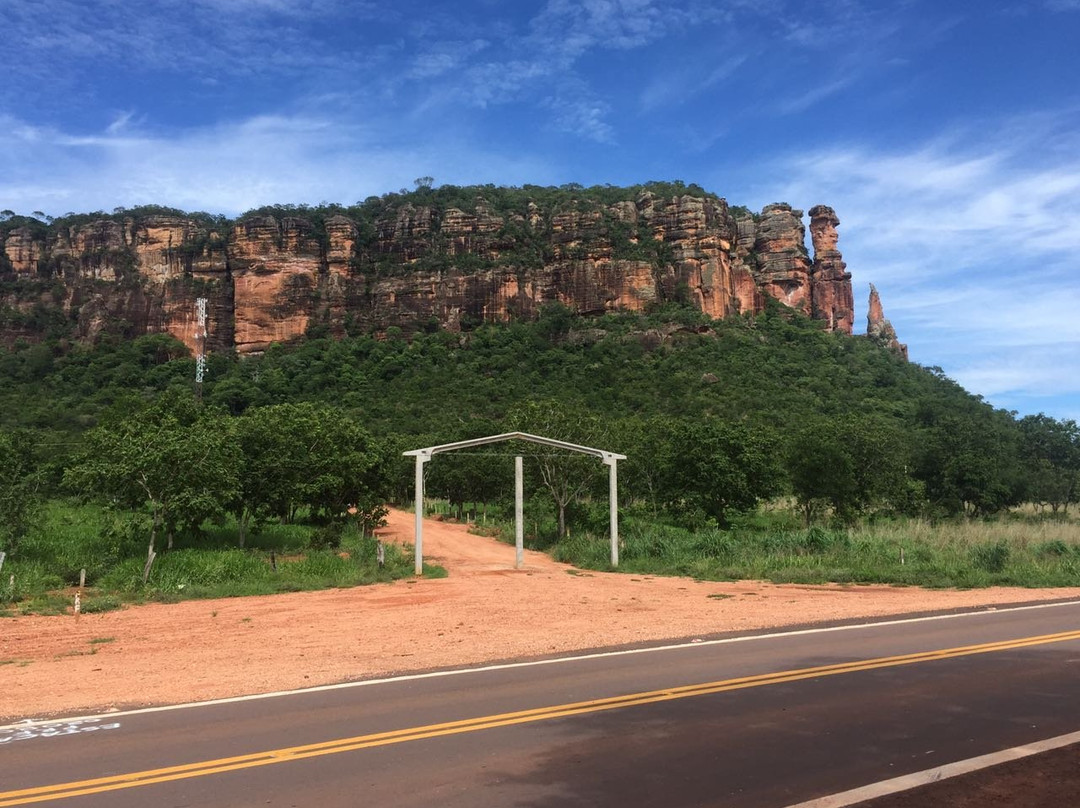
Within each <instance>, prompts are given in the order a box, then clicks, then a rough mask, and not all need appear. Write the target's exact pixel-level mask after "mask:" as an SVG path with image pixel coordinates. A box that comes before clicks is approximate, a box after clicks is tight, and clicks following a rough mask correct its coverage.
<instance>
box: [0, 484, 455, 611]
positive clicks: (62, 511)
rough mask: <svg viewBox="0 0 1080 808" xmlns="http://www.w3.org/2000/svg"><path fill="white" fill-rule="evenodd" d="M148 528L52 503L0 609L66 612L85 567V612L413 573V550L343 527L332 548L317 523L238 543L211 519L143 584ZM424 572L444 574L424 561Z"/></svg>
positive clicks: (10, 575)
mask: <svg viewBox="0 0 1080 808" xmlns="http://www.w3.org/2000/svg"><path fill="white" fill-rule="evenodd" d="M147 527H148V526H147V525H146V524H145V522H144V521H143V520H140V519H138V518H136V517H133V516H132V515H131V514H117V513H114V512H110V511H108V510H106V509H103V508H101V507H98V506H94V505H75V504H70V503H66V502H59V501H53V502H50V503H49V504H48V505H47V507H46V508H45V511H44V514H43V518H42V519H41V520H40V523H39V524H38V525H37V526H36V527H35V528H34V530H33V531H32V532H31V534H30V535H29V536H27V538H26V539H25V540H24V542H23V543H22V544H21V545H20V547H19V551H18V553H17V554H15V555H13V556H12V557H11V558H9V559H8V561H7V563H5V564H4V567H3V570H2V572H0V615H8V616H10V615H14V614H26V613H37V614H58V613H62V612H64V611H67V610H70V609H71V607H72V604H73V599H74V587H76V586H77V585H78V582H79V574H80V570H83V569H85V570H86V590H85V591H84V593H83V597H82V604H81V605H82V611H84V612H87V613H92V612H98V611H106V610H108V609H115V608H118V607H120V606H121V605H122V604H123V603H125V602H142V601H147V600H156V601H177V600H183V599H189V598H216V597H234V596H240V595H265V594H273V593H276V592H297V591H301V590H311V589H328V588H332V587H349V586H359V585H363V584H371V583H376V582H380V581H390V580H394V579H396V578H403V577H407V576H409V575H412V573H413V558H412V554H411V553H410V552H407V551H403V550H402V549H401V548H399V547H397V546H396V545H387V546H386V548H385V551H386V552H385V565H384V566H383V567H381V568H380V567H379V565H378V563H377V561H376V542H375V539H373V538H371V537H362V536H361V535H360V534H359V532H358V531H357V530H355V529H354V528H352V527H346V528H345V530H344V532H343V533H342V534H341V536H340V543H339V544H338V542H337V541H335V542H334V544H335V545H336V546H334V547H326V546H319V545H320V544H325V542H322V541H320V532H319V530H318V529H317V528H314V527H311V526H308V525H296V524H293V525H280V524H268V525H266V526H264V527H263V528H262V529H261V530H259V531H257V532H255V533H253V534H252V535H251V536H249V538H248V541H247V546H246V547H245V549H242V550H241V549H239V548H238V547H237V544H238V541H237V536H238V535H239V531H238V529H237V526H236V525H235V523H225V524H223V525H207V526H206V527H205V528H204V530H203V534H202V536H201V537H200V538H199V539H198V540H197V541H189V542H184V541H183V540H179V541H178V542H177V544H176V546H175V547H174V549H173V550H172V551H169V552H163V553H160V555H159V557H158V559H157V560H156V561H155V563H154V565H153V567H152V569H151V571H150V576H149V579H148V581H147V583H146V584H145V585H144V584H143V582H142V574H143V566H144V564H145V560H146V558H145V554H146V536H147V533H146V531H147ZM425 574H426V575H429V576H438V575H440V574H445V571H443V570H441V569H440V568H438V567H430V568H428V567H425Z"/></svg>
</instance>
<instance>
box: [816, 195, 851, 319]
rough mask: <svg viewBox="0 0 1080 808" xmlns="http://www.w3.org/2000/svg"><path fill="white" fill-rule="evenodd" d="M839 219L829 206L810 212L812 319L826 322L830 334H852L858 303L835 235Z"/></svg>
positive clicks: (837, 236) (837, 237)
mask: <svg viewBox="0 0 1080 808" xmlns="http://www.w3.org/2000/svg"><path fill="white" fill-rule="evenodd" d="M839 224H840V219H839V217H838V216H837V215H836V211H834V210H833V209H832V208H830V207H828V206H826V205H816V206H815V207H812V208H810V238H811V240H812V242H813V245H814V264H813V266H812V267H811V271H810V308H811V316H812V317H814V318H815V319H818V320H824V321H825V322H826V323H827V327H828V329H829V330H830V331H843V332H844V333H845V334H850V333H851V331H852V328H853V327H854V325H855V299H854V297H853V296H852V291H851V273H850V272H848V271H847V264H845V263H844V257H843V256H842V255H841V254H840V250H838V249H837V248H836V244H837V241H838V240H839V235H838V234H837V232H836V228H837V226H838V225H839Z"/></svg>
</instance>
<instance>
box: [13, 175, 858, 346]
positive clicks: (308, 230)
mask: <svg viewBox="0 0 1080 808" xmlns="http://www.w3.org/2000/svg"><path fill="white" fill-rule="evenodd" d="M453 190H454V192H455V194H456V195H452V198H450V197H451V195H450V194H448V193H444V192H443V191H442V189H437V190H432V189H423V191H422V192H420V191H418V192H417V193H414V194H404V195H398V194H391V195H387V197H382V198H372V199H370V200H368V201H367V202H365V203H363V205H358V206H356V207H354V208H318V209H306V208H301V209H288V208H284V209H283V208H278V209H272V210H269V211H263V212H261V213H259V214H252V215H246V216H244V217H242V218H241V219H240V220H238V221H236V222H227V221H225V220H223V219H220V218H217V219H215V218H213V217H208V216H205V215H202V216H196V215H190V216H189V215H186V214H181V213H180V212H170V213H161V212H154V213H150V214H146V213H141V212H140V211H132V212H117V213H115V214H113V215H109V216H106V215H104V214H102V215H101V216H100V217H99V218H95V217H85V216H84V217H75V218H74V219H63V220H58V221H56V222H53V223H51V224H50V225H49V226H47V227H45V226H43V225H40V223H37V222H33V223H32V224H33V225H34V226H28V225H24V226H12V225H19V224H20V222H19V221H17V220H9V222H7V225H8V226H7V227H6V229H2V230H0V238H2V250H0V278H2V279H4V284H3V285H2V286H0V336H2V337H5V338H6V339H7V340H8V341H10V339H11V338H12V337H13V336H30V335H32V332H33V331H34V329H35V328H39V330H40V327H41V323H42V322H46V323H48V324H51V325H50V327H56V326H57V323H58V322H60V321H61V320H62V321H64V322H67V323H69V324H70V325H71V326H72V327H73V329H74V333H75V335H76V336H77V337H78V338H81V339H93V338H95V337H96V336H98V335H99V334H100V333H102V332H103V331H108V330H111V331H115V332H120V333H123V334H127V335H136V334H142V333H153V332H163V331H164V332H168V333H171V334H173V335H175V336H176V337H178V338H179V339H181V340H183V341H184V342H185V343H186V344H187V345H188V346H190V347H194V346H195V340H196V335H195V328H196V323H195V301H196V299H197V298H200V297H203V298H206V299H207V300H208V323H207V330H208V333H209V337H208V341H207V346H208V348H209V349H210V350H223V349H232V348H235V349H236V350H237V351H238V352H240V353H251V352H257V351H261V350H264V349H265V348H266V347H267V346H269V345H270V344H272V343H274V342H282V341H285V340H289V339H292V338H294V337H298V336H300V335H302V334H304V333H309V332H311V331H313V330H323V331H328V332H329V333H342V332H343V331H344V330H345V329H347V328H348V329H353V330H369V331H375V332H378V331H381V330H385V329H386V328H388V327H391V326H397V327H400V328H403V329H405V330H412V329H417V328H426V327H434V326H435V325H438V326H440V327H443V328H446V329H450V330H460V329H463V328H471V327H473V326H475V325H476V324H479V323H481V322H485V321H505V320H510V319H513V318H531V317H535V316H536V315H537V313H538V311H539V309H540V308H541V307H542V306H543V305H545V304H547V303H551V302H559V303H562V304H564V305H566V306H568V307H569V308H571V309H572V310H574V311H575V312H578V313H582V314H589V313H600V312H605V311H612V310H620V309H622V310H630V311H640V310H644V309H647V308H649V307H652V306H656V305H659V304H663V303H665V302H681V303H684V304H690V305H693V306H695V307H697V308H699V309H700V310H701V311H703V312H705V313H707V314H708V315H710V316H712V317H717V318H720V317H730V316H735V315H739V314H744V313H756V312H760V311H762V310H763V308H764V306H765V302H766V300H767V299H768V298H774V299H776V300H778V301H780V302H782V303H784V304H786V305H788V306H791V307H792V308H794V309H798V310H799V311H801V312H803V313H804V314H807V315H809V316H812V317H814V318H817V319H820V320H822V321H823V322H824V323H825V327H826V328H828V329H830V330H835V331H841V332H844V333H849V334H850V333H851V330H852V322H853V305H852V302H851V301H852V296H851V275H850V274H849V273H848V272H847V271H846V267H845V264H844V262H843V259H842V257H841V254H840V252H839V251H838V250H837V232H836V227H837V225H838V224H839V219H838V218H837V216H836V213H835V212H834V211H833V210H832V209H831V208H828V207H825V206H820V205H819V206H817V207H815V208H812V209H811V210H810V233H811V238H812V243H813V248H814V257H813V259H811V257H810V255H809V253H808V251H807V247H806V234H805V227H804V225H803V221H802V212H801V211H799V210H795V209H793V208H792V207H791V206H789V205H786V204H776V205H769V206H767V207H766V208H765V209H764V210H763V211H762V212H761V213H760V214H753V213H751V212H749V211H747V210H745V209H742V208H736V209H732V208H729V207H728V204H727V202H726V201H725V200H723V199H721V198H719V197H715V196H712V195H709V194H704V193H702V194H693V193H674V194H662V193H656V192H654V190H652V189H650V187H649V186H645V187H642V188H638V189H627V193H626V194H624V196H627V197H628V198H624V199H611V198H610V196H611V194H612V192H613V191H614V192H618V191H620V190H623V189H603V190H604V191H605V193H607V195H608V198H602V199H601V198H596V196H595V195H593V196H592V197H590V195H589V193H588V189H579V190H580V193H575V192H572V191H571V192H566V191H564V192H561V193H554V192H555V191H556V190H557V189H538V191H542V192H543V193H538V194H537V197H538V198H537V199H533V198H531V196H530V194H529V193H528V192H527V191H528V189H511V191H512V193H510V192H508V191H505V190H500V189H493V188H492V187H491V186H486V187H485V188H483V189H453ZM485 191H487V192H488V193H489V195H495V196H498V199H497V200H496V202H497V203H498V204H496V203H495V202H492V201H490V200H489V199H487V198H485V197H484V195H483V192H485ZM616 195H617V194H616ZM156 210H160V209H156ZM46 315H47V316H46Z"/></svg>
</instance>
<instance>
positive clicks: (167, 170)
mask: <svg viewBox="0 0 1080 808" xmlns="http://www.w3.org/2000/svg"><path fill="white" fill-rule="evenodd" d="M376 124H377V122H376ZM444 134H445V136H444V137H442V138H439V139H436V140H434V141H430V142H426V143H417V142H414V143H409V142H407V141H405V142H402V143H401V144H398V145H387V143H386V142H385V141H384V140H383V139H382V138H381V132H380V131H379V127H378V125H372V126H360V125H357V124H352V123H348V122H346V121H342V120H339V119H334V118H331V117H308V116H301V115H291V116H282V115H278V116H273V115H264V116H257V117H253V118H249V119H245V120H239V121H234V122H229V123H221V124H217V125H214V126H209V127H201V128H194V129H190V130H186V131H184V132H181V133H178V134H175V135H169V136H163V135H160V134H154V133H147V132H139V131H132V130H130V129H126V130H124V131H122V132H108V131H102V132H99V133H92V134H78V133H69V132H63V131H58V130H54V129H48V128H41V127H32V126H27V125H26V124H23V123H22V122H19V121H15V120H12V119H10V118H8V119H4V118H0V199H3V200H4V206H5V207H9V208H11V209H13V210H16V211H19V212H29V210H30V209H32V208H35V209H44V210H45V211H46V212H47V213H52V214H54V215H59V214H62V213H66V212H68V211H85V210H94V209H104V210H108V209H111V208H113V207H116V206H119V205H123V206H132V205H139V204H149V203H153V204H164V205H172V206H175V207H179V208H183V209H187V210H210V211H214V212H224V213H228V214H236V213H239V212H242V211H244V210H247V209H249V208H252V207H257V206H259V205H264V204H270V203H277V202H283V201H287V202H309V203H318V202H321V201H334V202H344V203H351V202H354V201H356V200H358V199H363V198H365V197H367V196H369V195H371V194H380V193H384V192H386V191H387V190H388V189H393V188H399V187H408V186H409V185H410V184H411V182H412V179H413V178H414V177H416V176H420V175H424V174H429V175H431V176H434V177H436V178H438V181H439V182H450V183H460V184H467V183H472V182H497V183H523V182H534V181H541V182H543V181H555V180H556V179H557V177H556V175H554V174H553V173H552V172H551V170H550V169H549V168H548V167H547V166H545V165H544V164H543V163H542V162H540V161H538V160H537V159H535V158H532V157H530V156H521V157H519V156H513V155H500V154H498V153H494V152H492V151H491V150H488V149H483V150H482V151H477V150H476V147H475V146H473V145H471V144H470V142H469V141H468V140H467V139H466V140H461V139H459V138H456V137H454V136H453V135H451V134H446V133H444Z"/></svg>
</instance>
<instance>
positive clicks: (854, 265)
mask: <svg viewBox="0 0 1080 808" xmlns="http://www.w3.org/2000/svg"><path fill="white" fill-rule="evenodd" d="M1078 117H1080V113H1078V111H1077V110H1073V109H1065V110H1057V111H1053V112H1046V113H1043V114H1040V115H1029V116H1025V117H1024V118H1023V119H1018V120H1013V121H997V122H995V123H994V124H993V125H992V126H986V127H970V128H966V129H964V130H955V131H953V132H951V133H950V134H949V135H947V136H941V137H938V138H936V139H933V140H930V141H927V142H924V143H917V144H913V145H912V146H911V147H910V148H908V149H893V150H882V149H881V148H879V147H875V146H872V145H870V144H866V143H861V144H849V145H847V146H843V147H840V146H837V147H832V148H826V149H820V150H816V151H812V152H809V153H806V154H800V155H795V156H790V157H788V158H785V159H781V160H779V161H777V162H776V163H774V164H772V165H770V166H768V167H766V168H765V169H764V171H765V173H766V175H770V176H772V177H774V178H776V179H775V180H774V182H773V183H769V182H765V183H761V182H758V183H757V187H756V190H755V191H754V192H753V194H754V197H755V199H754V204H757V205H760V204H764V203H766V202H771V201H776V200H779V199H783V200H787V201H790V202H792V203H793V204H796V205H800V206H806V207H809V206H810V205H813V204H815V203H817V202H826V203H828V204H830V205H832V206H833V207H834V208H836V210H837V212H838V214H839V216H840V219H841V221H842V225H841V229H840V232H841V242H840V247H841V249H842V250H843V252H844V256H845V260H846V261H847V263H848V266H849V268H850V269H851V270H852V272H853V274H854V278H855V282H856V285H857V287H858V289H859V290H860V291H859V292H858V293H857V302H859V301H861V300H865V299H866V298H865V294H866V291H865V290H866V285H867V284H868V283H869V282H874V283H875V284H876V285H877V286H878V288H879V289H880V290H881V293H882V296H883V299H884V303H885V309H886V315H887V316H889V318H890V319H891V320H892V321H893V324H894V325H895V326H896V328H897V330H898V332H899V334H900V337H901V339H902V340H904V341H907V342H908V343H909V344H910V347H911V353H912V357H913V359H915V360H917V361H926V362H929V363H930V364H941V365H942V366H943V367H945V368H946V371H947V372H950V373H951V374H953V375H954V376H956V377H957V378H958V380H960V381H961V382H962V383H964V384H965V385H967V386H969V389H973V390H975V391H977V392H980V393H983V394H985V395H988V396H993V395H1002V396H1005V398H1003V399H1002V400H1003V401H1008V400H1009V399H1008V395H1013V394H1014V393H1015V391H1018V390H1027V391H1028V394H1029V395H1037V394H1049V392H1051V391H1054V390H1061V389H1064V388H1066V387H1068V388H1069V389H1072V388H1071V387H1070V385H1073V384H1074V382H1072V381H1066V379H1065V377H1066V376H1068V377H1070V378H1074V377H1075V378H1080V318H1077V317H1076V311H1078V310H1080V277H1077V275H1076V273H1075V258H1074V256H1075V255H1076V254H1077V251H1080V228H1077V227H1076V225H1075V222H1074V221H1073V217H1072V215H1071V211H1072V210H1074V209H1075V207H1076V200H1077V198H1078V197H1080V136H1077V135H1076V134H1075V133H1076V131H1077V127H1076V124H1077V119H1078ZM1051 369H1056V372H1051ZM1075 384H1080V382H1076V383H1075ZM1006 394H1008V395H1006Z"/></svg>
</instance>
